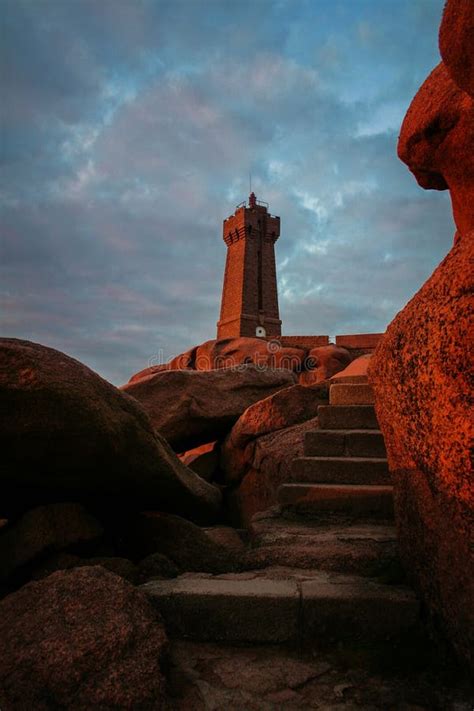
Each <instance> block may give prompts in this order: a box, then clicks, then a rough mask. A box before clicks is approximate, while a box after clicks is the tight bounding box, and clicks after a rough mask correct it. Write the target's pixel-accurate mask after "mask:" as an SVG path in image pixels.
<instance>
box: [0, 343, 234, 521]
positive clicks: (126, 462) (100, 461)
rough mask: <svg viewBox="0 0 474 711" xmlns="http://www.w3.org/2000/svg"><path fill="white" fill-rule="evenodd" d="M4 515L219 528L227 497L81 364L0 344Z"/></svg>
mask: <svg viewBox="0 0 474 711" xmlns="http://www.w3.org/2000/svg"><path fill="white" fill-rule="evenodd" d="M0 397H1V399H2V405H3V413H4V415H3V418H2V423H1V428H0V446H1V450H2V470H1V473H0V494H1V495H0V516H2V515H3V516H4V517H6V518H10V517H14V516H17V515H18V514H19V513H21V512H22V511H25V510H27V509H29V508H31V507H33V506H36V505H38V504H44V503H52V502H55V501H79V502H90V503H92V504H93V505H94V507H97V506H99V507H103V508H107V509H110V508H111V507H112V506H113V505H114V502H115V503H117V504H120V505H124V506H125V507H126V508H127V509H130V508H137V509H140V508H143V507H144V506H146V507H148V508H150V507H152V508H159V509H161V510H167V511H171V512H174V513H179V514H181V515H184V516H189V517H190V518H193V519H195V520H201V521H206V520H208V521H211V520H212V519H213V518H214V517H215V515H216V513H217V511H218V510H219V506H220V499H221V496H220V492H219V491H218V490H217V489H216V488H215V487H213V486H212V485H210V484H208V483H207V482H205V481H204V480H202V479H201V478H200V477H199V476H197V475H196V474H195V473H194V472H192V471H191V470H190V469H188V468H187V467H186V466H184V465H183V464H182V463H181V462H180V461H179V459H178V458H177V457H176V455H175V454H174V452H173V451H172V450H171V448H170V447H169V446H168V444H167V443H166V441H165V440H164V439H163V438H162V437H160V435H159V434H158V433H156V432H155V431H154V430H153V427H152V425H151V423H150V420H149V418H148V416H147V414H146V412H145V411H144V410H143V409H142V408H141V407H140V405H139V404H138V403H137V401H136V400H135V399H134V398H131V397H129V396H128V395H126V394H125V393H122V392H120V390H118V389H117V388H115V387H114V386H113V385H111V384H110V383H108V382H106V381H105V380H103V379H102V378H101V377H99V376H98V375H97V374H96V373H94V372H93V371H91V370H90V369H89V368H87V367H86V366H84V365H82V364H81V363H79V362H78V361H76V360H74V359H73V358H69V357H68V356H66V355H64V354H63V353H60V352H58V351H55V350H53V349H52V348H46V347H45V346H41V345H39V344H36V343H30V342H28V341H20V340H17V339H0Z"/></svg>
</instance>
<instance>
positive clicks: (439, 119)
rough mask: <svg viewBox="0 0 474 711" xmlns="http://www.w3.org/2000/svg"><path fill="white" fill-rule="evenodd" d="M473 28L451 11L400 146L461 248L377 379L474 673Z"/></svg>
mask: <svg viewBox="0 0 474 711" xmlns="http://www.w3.org/2000/svg"><path fill="white" fill-rule="evenodd" d="M473 22H474V5H473V4H472V3H470V2H459V1H458V0H453V1H451V0H449V1H448V3H447V6H446V11H445V15H444V21H443V25H442V28H441V50H442V54H443V59H444V60H445V62H446V65H447V66H445V64H444V63H441V64H440V65H439V66H438V67H437V68H436V69H435V70H434V71H433V72H432V74H431V75H430V76H429V77H428V79H427V80H426V82H425V84H424V85H423V86H422V87H421V89H420V91H419V92H418V94H417V95H416V96H415V98H414V100H413V103H412V105H411V107H410V109H409V111H408V113H407V117H406V119H405V121H404V123H403V127H402V132H401V136H400V143H399V154H400V156H401V157H402V159H403V160H404V161H405V162H406V163H407V164H408V166H409V168H410V170H412V172H413V173H414V174H415V176H416V178H417V180H418V182H419V183H420V184H421V185H422V186H423V187H427V188H435V189H443V188H446V187H448V188H449V189H450V192H451V198H452V203H453V213H454V217H455V220H456V224H457V228H458V232H457V235H456V240H455V245H454V246H453V248H452V249H451V251H450V252H449V254H448V255H447V257H446V258H445V259H444V260H443V261H442V262H441V264H440V265H439V266H438V268H437V269H436V270H435V272H434V273H433V275H432V276H431V277H430V278H429V279H428V281H427V282H426V283H425V285H424V286H423V287H422V288H421V289H420V291H419V292H418V293H417V294H416V295H415V296H414V297H413V299H412V300H411V301H410V302H409V303H408V304H407V306H406V307H405V308H404V309H403V310H402V311H401V312H400V313H399V314H398V316H397V317H396V318H395V320H394V321H393V322H392V323H391V324H390V326H389V328H388V330H387V333H386V336H385V337H384V338H383V339H382V341H381V342H380V344H379V346H378V347H377V349H376V351H375V354H374V356H373V358H372V361H371V365H370V368H369V378H370V381H371V383H372V385H373V386H374V389H375V394H376V410H377V416H378V420H379V422H380V426H381V429H382V432H383V435H384V439H385V443H386V447H387V454H388V460H389V466H390V469H391V472H392V476H393V481H394V487H395V505H396V516H397V525H398V530H399V536H400V547H401V553H402V557H403V561H404V563H405V566H406V568H407V570H408V572H409V574H410V576H411V578H412V580H413V582H414V583H415V585H416V587H417V589H418V591H419V593H420V595H421V597H422V598H423V599H424V601H425V603H426V605H427V607H428V609H429V611H430V612H431V615H432V617H433V618H434V620H435V621H436V622H437V623H438V624H439V626H440V627H441V628H442V629H443V630H444V633H445V634H446V635H447V637H448V638H449V639H450V640H451V642H452V643H453V645H454V646H455V648H456V649H457V651H458V653H459V655H460V656H461V657H463V658H464V659H465V660H466V661H467V662H468V663H469V664H471V666H472V667H473V668H474V653H473V650H474V557H473V550H474V484H473V472H472V448H473V443H474V425H473V420H472V405H473V395H472V392H473V391H472V359H473V353H472V320H473V312H474V307H473V290H474V278H473V267H474V229H473V228H474V103H473V99H472V97H471V96H469V94H467V93H465V90H468V91H470V90H471V87H472V81H473V80H474V75H473V74H472V67H473V61H474V54H473V52H474V46H473V44H472V26H473ZM469 32H470V33H471V34H470V39H469V38H468V37H469ZM466 33H467V34H466ZM453 80H454V81H453ZM455 82H456V83H455Z"/></svg>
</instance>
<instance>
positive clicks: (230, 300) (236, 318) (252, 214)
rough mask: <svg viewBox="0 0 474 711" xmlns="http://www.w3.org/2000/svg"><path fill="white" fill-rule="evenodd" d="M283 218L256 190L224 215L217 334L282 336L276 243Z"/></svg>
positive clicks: (221, 335) (218, 336) (228, 336)
mask: <svg viewBox="0 0 474 711" xmlns="http://www.w3.org/2000/svg"><path fill="white" fill-rule="evenodd" d="M279 235H280V218H279V217H275V216H274V215H270V213H269V212H268V204H267V203H263V202H261V201H260V200H259V201H257V198H256V196H255V194H254V193H251V194H250V197H249V202H248V207H247V205H246V203H245V202H243V203H241V204H240V205H237V207H236V210H235V213H234V214H233V215H231V216H230V217H228V218H227V219H226V220H224V225H223V239H224V242H225V243H226V245H227V259H226V265H225V273H224V286H223V289H222V303H221V315H220V320H219V322H218V324H217V338H235V337H238V336H253V337H255V336H258V337H261V338H265V337H272V336H280V335H281V321H280V316H279V312H278V293H277V281H276V268H275V242H276V241H277V239H278V237H279Z"/></svg>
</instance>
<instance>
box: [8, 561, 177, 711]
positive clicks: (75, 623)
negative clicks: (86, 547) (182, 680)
mask: <svg viewBox="0 0 474 711" xmlns="http://www.w3.org/2000/svg"><path fill="white" fill-rule="evenodd" d="M0 637H1V640H2V654H1V655H0V707H1V708H2V709H5V710H7V709H38V711H49V709H51V708H68V709H92V708H97V709H99V708H100V709H111V708H123V709H126V708H127V709H132V708H141V709H164V708H166V698H165V680H164V677H163V675H162V673H161V669H160V660H161V658H162V656H163V654H164V652H165V650H166V644H167V638H166V633H165V631H164V629H163V625H162V623H161V619H160V617H159V615H158V613H157V612H156V611H155V609H154V608H153V607H152V605H151V603H150V602H149V601H148V600H147V598H146V597H145V595H144V594H143V593H142V592H140V591H138V590H136V589H135V588H134V587H133V586H132V585H130V583H127V582H126V581H125V580H123V579H122V578H120V577H118V576H116V575H113V574H112V573H109V572H107V571H106V570H104V569H103V568H100V567H93V568H76V569H74V570H71V571H61V572H58V573H54V574H53V575H50V576H49V577H48V578H46V579H45V580H42V581H40V582H34V583H29V584H28V585H26V586H25V587H23V588H22V589H21V590H19V591H18V592H16V593H13V594H12V595H9V596H8V597H6V598H4V599H3V600H1V601H0Z"/></svg>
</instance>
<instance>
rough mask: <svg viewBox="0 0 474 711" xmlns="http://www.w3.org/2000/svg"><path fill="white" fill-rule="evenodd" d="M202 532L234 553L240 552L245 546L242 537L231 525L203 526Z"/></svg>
mask: <svg viewBox="0 0 474 711" xmlns="http://www.w3.org/2000/svg"><path fill="white" fill-rule="evenodd" d="M204 532H205V534H206V536H208V538H210V539H211V541H213V542H214V543H217V544H218V545H219V546H224V548H229V550H231V551H234V552H236V553H240V552H241V551H243V550H244V548H245V545H244V542H243V540H242V538H241V537H240V535H239V534H238V533H237V531H236V530H235V528H232V527H231V526H212V527H210V528H205V529H204Z"/></svg>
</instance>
